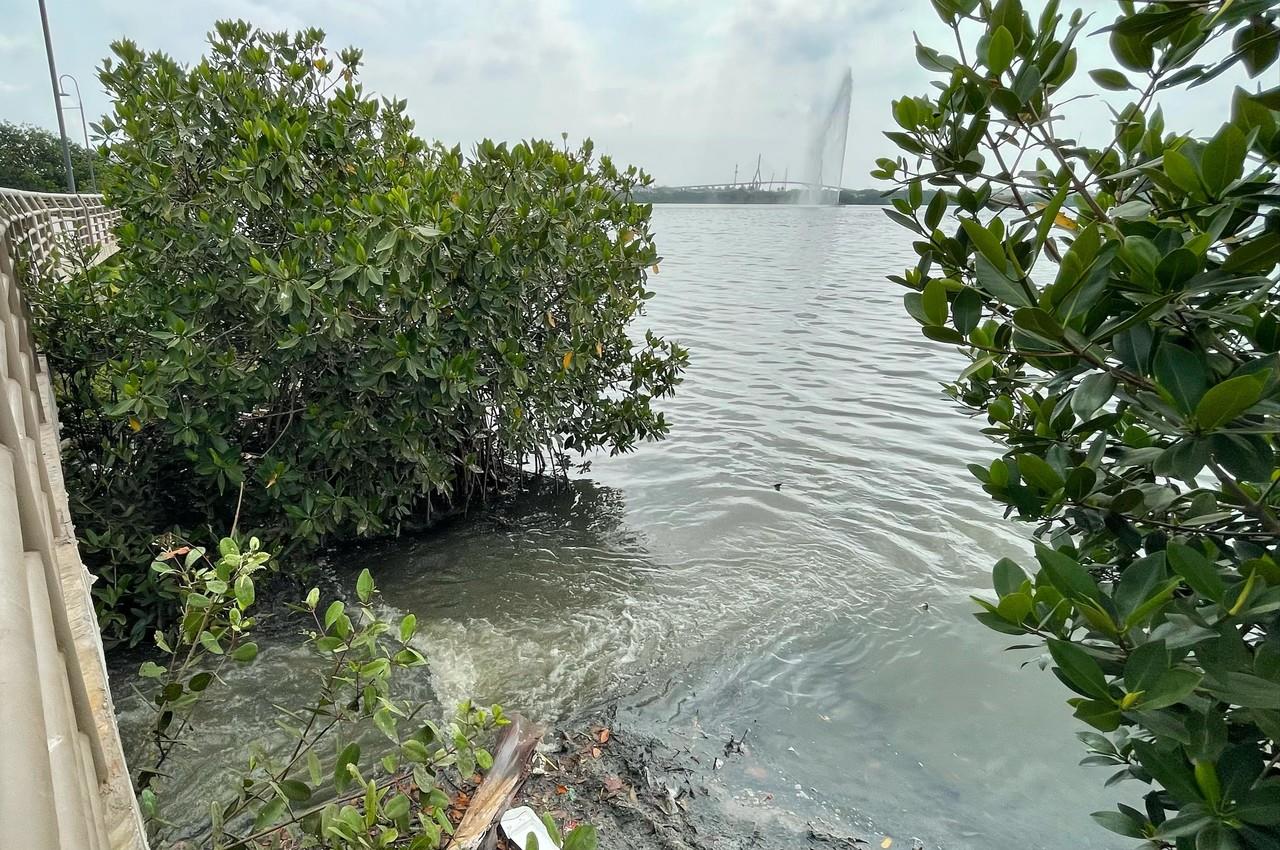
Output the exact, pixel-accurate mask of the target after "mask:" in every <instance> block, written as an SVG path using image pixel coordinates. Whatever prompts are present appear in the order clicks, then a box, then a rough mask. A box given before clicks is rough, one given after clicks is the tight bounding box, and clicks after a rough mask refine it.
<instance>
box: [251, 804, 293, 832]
mask: <svg viewBox="0 0 1280 850" xmlns="http://www.w3.org/2000/svg"><path fill="white" fill-rule="evenodd" d="M286 805H287V803H286V801H285V799H284V798H283V797H275V798H273V799H272V800H271V802H269V803H267V804H266V805H265V806H263V807H262V808H261V809H260V810H259V811H258V816H257V817H256V818H255V819H254V821H253V831H254V832H258V831H260V830H263V829H266V828H267V827H269V826H271V825H272V824H274V823H276V822H277V821H279V820H280V818H282V817H284V813H285V808H286Z"/></svg>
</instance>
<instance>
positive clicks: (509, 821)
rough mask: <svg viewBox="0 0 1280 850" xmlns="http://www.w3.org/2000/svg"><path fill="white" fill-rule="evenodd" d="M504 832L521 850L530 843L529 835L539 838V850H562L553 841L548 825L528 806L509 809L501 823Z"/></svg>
mask: <svg viewBox="0 0 1280 850" xmlns="http://www.w3.org/2000/svg"><path fill="white" fill-rule="evenodd" d="M499 823H500V824H501V825H502V831H503V832H505V833H506V834H507V838H510V839H511V840H512V841H514V842H515V843H516V844H518V845H519V846H520V850H524V848H525V846H526V845H527V844H528V843H529V833H531V832H532V833H533V834H534V835H536V836H537V837H538V850H560V845H559V844H556V843H555V842H554V841H552V840H551V836H550V835H549V834H548V833H547V827H546V824H544V823H543V822H542V820H541V819H540V818H539V817H538V816H537V815H536V814H534V812H533V809H531V808H529V807H528V806H519V807H517V808H514V809H508V810H507V811H506V813H505V814H504V815H503V816H502V820H501V821H499Z"/></svg>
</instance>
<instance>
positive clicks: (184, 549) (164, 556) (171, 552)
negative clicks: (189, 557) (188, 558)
mask: <svg viewBox="0 0 1280 850" xmlns="http://www.w3.org/2000/svg"><path fill="white" fill-rule="evenodd" d="M190 551H191V547H190V546H179V547H178V548H177V549H168V550H166V551H164V552H161V553H160V558H159V560H161V561H167V560H169V559H170V558H176V557H178V556H179V555H185V554H187V553H188V552H190Z"/></svg>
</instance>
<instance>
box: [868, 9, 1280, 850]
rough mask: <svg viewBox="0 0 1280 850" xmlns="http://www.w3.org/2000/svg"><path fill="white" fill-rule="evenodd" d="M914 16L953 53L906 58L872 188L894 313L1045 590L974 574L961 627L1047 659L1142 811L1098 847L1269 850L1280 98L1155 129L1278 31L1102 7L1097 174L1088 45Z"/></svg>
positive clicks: (995, 24)
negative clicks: (990, 586) (891, 253)
mask: <svg viewBox="0 0 1280 850" xmlns="http://www.w3.org/2000/svg"><path fill="white" fill-rule="evenodd" d="M933 5H934V7H935V8H936V10H937V11H938V13H939V14H940V15H941V17H942V18H943V20H945V21H946V22H947V23H948V24H949V25H950V26H951V27H952V28H953V29H954V31H955V36H956V46H957V52H958V54H959V55H958V57H956V56H950V55H947V53H946V52H945V51H938V50H934V49H932V48H930V47H928V46H923V45H921V46H919V47H918V48H917V57H918V58H919V61H920V63H921V64H922V65H924V67H926V68H928V69H930V70H933V71H936V72H939V73H940V74H941V81H940V83H939V87H938V90H937V91H936V92H934V93H933V94H931V95H929V96H925V97H906V98H903V99H901V100H898V101H896V102H895V103H894V105H893V114H894V118H895V119H896V121H897V122H898V124H899V125H900V126H901V130H900V131H895V132H892V133H889V134H888V135H889V136H890V138H891V139H892V140H893V141H894V142H895V143H897V145H898V146H899V147H900V148H901V149H902V150H903V151H904V152H905V154H906V155H905V156H899V157H897V158H893V159H882V160H880V162H879V168H878V170H877V171H876V172H875V173H874V174H875V176H877V177H880V178H883V179H891V180H893V181H895V182H896V183H897V184H898V185H900V186H902V187H905V188H906V189H907V192H908V197H907V199H906V200H903V201H900V202H896V203H895V205H894V206H895V209H893V210H890V211H888V212H889V214H890V216H892V217H893V218H894V219H895V220H896V221H898V222H899V223H901V224H902V225H903V226H904V227H906V228H909V229H910V230H911V231H913V232H914V233H915V234H916V236H917V240H918V241H916V242H915V247H916V251H917V253H918V254H919V258H920V259H919V262H918V264H917V265H916V266H915V267H914V268H910V269H908V270H906V272H905V273H904V274H903V275H902V276H901V277H897V278H894V279H895V280H896V281H897V282H898V283H901V284H903V285H904V286H906V287H907V288H908V289H909V290H910V291H909V292H908V293H907V295H906V308H907V310H908V312H910V313H911V315H912V316H914V317H915V318H916V319H918V320H919V321H920V323H921V324H922V325H923V330H924V334H925V336H927V337H929V338H930V339H933V340H937V341H940V342H944V343H950V344H954V345H958V346H960V348H961V350H962V351H963V352H964V353H965V354H967V356H968V357H969V359H970V360H971V361H972V362H971V364H970V365H969V367H968V368H966V369H965V370H964V372H963V373H962V374H961V375H960V377H959V378H958V379H957V380H956V381H955V383H953V384H952V385H950V387H949V392H950V394H951V395H952V396H953V397H954V398H955V399H956V400H957V401H958V402H959V403H960V404H961V405H963V406H964V407H965V408H966V409H967V410H969V411H970V412H971V413H973V414H978V415H981V414H985V418H986V422H987V425H988V427H987V429H986V433H988V434H989V435H990V436H991V437H992V438H993V439H995V440H996V441H998V442H1000V443H1002V444H1004V445H1005V446H1006V447H1007V449H1008V450H1007V451H1006V452H1005V454H1004V455H1003V456H1001V457H998V458H996V459H995V460H994V461H992V462H991V463H990V464H989V465H978V464H975V465H973V466H971V467H970V469H971V470H972V472H973V474H974V476H975V477H976V478H977V479H978V481H979V482H980V483H981V485H982V487H983V489H984V490H985V491H986V492H987V493H988V494H990V495H991V497H992V498H993V499H995V500H996V501H997V502H1000V503H1001V504H1003V505H1005V506H1006V511H1007V513H1008V514H1009V515H1012V516H1014V517H1016V518H1018V519H1019V520H1022V521H1025V522H1031V523H1035V524H1036V536H1037V538H1038V545H1037V546H1036V560H1037V561H1038V569H1035V570H1030V571H1028V570H1025V569H1024V567H1023V565H1019V564H1017V563H1015V562H1014V561H1012V560H1010V559H1007V558H1006V559H1002V560H1001V561H1000V562H999V563H997V564H996V565H995V570H994V584H995V589H996V593H997V596H998V599H997V600H996V601H995V602H985V601H982V600H979V602H980V603H981V605H982V607H983V611H982V612H981V613H979V614H978V615H977V616H978V619H980V620H981V621H982V622H983V623H985V624H986V625H988V626H990V627H991V628H993V629H995V630H997V631H999V632H1003V633H1007V634H1013V635H1019V636H1024V635H1030V636H1032V637H1033V638H1034V640H1035V644H1036V645H1037V646H1045V647H1047V650H1048V658H1047V659H1046V663H1048V664H1052V665H1053V670H1054V673H1055V674H1056V675H1057V676H1058V678H1060V679H1061V680H1062V681H1063V683H1064V684H1066V685H1067V687H1068V688H1070V689H1071V690H1072V691H1074V692H1075V694H1076V695H1075V696H1073V698H1072V699H1071V700H1069V702H1070V704H1071V706H1072V707H1073V708H1074V710H1075V715H1076V716H1077V717H1078V718H1080V719H1081V720H1082V721H1084V722H1086V723H1088V724H1089V725H1091V726H1092V727H1094V728H1095V729H1096V730H1097V731H1096V732H1090V733H1085V735H1084V736H1083V737H1084V740H1085V741H1086V742H1087V743H1088V744H1089V746H1090V750H1091V755H1090V756H1089V758H1088V759H1086V761H1087V762H1088V763H1094V764H1107V765H1111V766H1112V767H1113V769H1114V771H1115V773H1114V776H1113V777H1112V778H1113V779H1114V780H1116V781H1119V780H1122V779H1130V778H1132V779H1135V780H1138V781H1140V782H1142V783H1146V784H1149V785H1151V786H1153V787H1152V789H1151V790H1150V791H1148V792H1147V793H1146V794H1145V810H1143V811H1139V810H1137V809H1134V808H1132V807H1128V806H1123V805H1122V806H1120V807H1119V809H1118V810H1117V811H1110V812H1099V813H1096V814H1095V815H1094V817H1095V818H1096V819H1097V820H1098V821H1099V822H1100V823H1101V824H1102V825H1103V826H1105V827H1107V828H1109V829H1111V830H1113V831H1115V832H1118V833H1120V834H1122V835H1127V836H1132V837H1134V838H1142V839H1146V840H1148V841H1150V842H1151V843H1152V844H1153V845H1155V846H1177V847H1179V848H1190V847H1193V846H1194V847H1196V848H1197V850H1213V848H1234V847H1239V846H1248V847H1256V848H1264V847H1266V848H1271V847H1277V846H1280V774H1278V773H1277V770H1276V766H1277V763H1278V762H1280V747H1278V746H1277V739H1278V738H1280V635H1277V634H1276V629H1275V625H1276V618H1277V612H1278V611H1280V566H1278V565H1277V551H1276V549H1277V542H1278V541H1280V520H1278V519H1277V512H1278V505H1280V493H1277V482H1278V481H1280V474H1278V471H1277V464H1276V434H1277V432H1278V431H1280V419H1278V418H1277V414H1278V413H1280V368H1278V363H1277V351H1278V350H1280V313H1278V311H1280V294H1278V293H1277V289H1276V284H1277V262H1280V212H1277V199H1280V193H1278V192H1277V180H1276V168H1275V166H1276V164H1277V160H1278V159H1280V132H1278V128H1280V113H1278V112H1277V110H1280V89H1278V88H1270V89H1267V90H1265V91H1260V92H1259V91H1254V92H1250V91H1246V90H1244V89H1236V91H1235V93H1234V95H1233V96H1232V100H1231V121H1230V122H1229V123H1227V124H1225V125H1223V126H1222V128H1221V129H1220V130H1218V131H1217V132H1215V133H1214V134H1213V135H1212V137H1211V138H1207V139H1194V138H1191V137H1189V136H1187V135H1185V134H1181V133H1178V132H1175V131H1172V130H1170V129H1168V128H1167V127H1166V124H1165V118H1164V116H1163V114H1162V112H1161V110H1160V109H1158V108H1155V107H1154V106H1153V103H1154V99H1155V98H1156V97H1157V96H1158V94H1159V93H1161V92H1164V91H1168V90H1171V89H1176V88H1179V87H1187V86H1194V85H1196V84H1199V83H1202V82H1208V81H1210V80H1212V79H1213V78H1215V77H1217V76H1218V75H1219V74H1220V73H1222V72H1223V71H1226V70H1228V69H1230V68H1232V67H1239V68H1242V69H1243V70H1244V71H1245V72H1246V73H1248V74H1249V75H1251V76H1254V77H1257V76H1259V75H1261V74H1263V73H1264V72H1267V71H1268V70H1269V69H1273V68H1274V67H1275V62H1276V57H1277V53H1278V52H1280V29H1277V26H1276V21H1275V19H1276V16H1277V11H1276V9H1275V7H1274V4H1273V3H1270V2H1249V0H1243V2H1241V1H1240V0H1237V2H1234V3H1232V2H1228V0H1203V2H1201V1H1200V0H1196V2H1176V3H1175V2H1168V3H1143V4H1136V5H1135V4H1133V3H1121V4H1119V6H1118V7H1117V8H1118V9H1119V17H1118V18H1116V19H1115V21H1114V22H1113V23H1111V24H1110V25H1107V26H1102V32H1103V34H1104V37H1106V38H1107V39H1109V42H1110V46H1111V49H1112V52H1113V54H1114V56H1115V59H1116V61H1117V62H1118V63H1119V64H1120V65H1121V66H1123V70H1117V69H1099V70H1095V71H1092V72H1091V74H1090V76H1091V77H1092V79H1093V82H1094V84H1095V86H1096V88H1101V89H1105V90H1109V91H1121V92H1131V93H1132V94H1131V95H1129V96H1130V97H1132V99H1133V100H1132V102H1131V103H1129V104H1128V105H1127V106H1123V107H1122V108H1120V109H1118V110H1116V113H1115V114H1116V121H1115V125H1114V135H1113V137H1112V138H1109V139H1107V140H1105V141H1104V144H1103V146H1102V147H1100V148H1097V147H1089V146H1086V145H1084V144H1083V143H1081V142H1079V141H1076V140H1072V139H1066V138H1063V137H1062V136H1061V135H1059V133H1060V131H1061V129H1062V128H1063V126H1064V122H1063V121H1062V120H1061V119H1060V118H1055V113H1056V111H1057V109H1058V108H1059V107H1060V106H1061V105H1062V102H1063V101H1064V100H1065V99H1066V96H1067V95H1066V93H1065V92H1066V90H1064V89H1063V88H1062V87H1063V86H1064V84H1066V83H1067V81H1068V80H1070V79H1072V77H1073V75H1074V72H1075V71H1076V62H1077V54H1076V48H1075V46H1074V44H1075V40H1076V39H1077V37H1078V36H1079V35H1080V34H1081V33H1083V32H1085V31H1086V30H1087V29H1097V28H1098V27H1099V24H1096V23H1094V24H1091V23H1089V22H1088V21H1087V19H1086V18H1085V17H1084V16H1083V15H1082V14H1081V13H1079V12H1076V13H1074V14H1072V15H1070V16H1069V18H1067V19H1066V20H1064V16H1063V15H1061V14H1059V12H1058V4H1057V3H1056V2H1050V3H1048V4H1047V5H1046V7H1045V8H1044V10H1043V13H1042V14H1040V15H1038V16H1037V17H1036V18H1033V17H1032V16H1030V15H1028V14H1027V13H1026V12H1025V11H1024V10H1023V9H1022V7H1021V5H1020V4H1019V3H1018V0H1000V2H999V3H997V4H995V5H994V7H993V6H991V5H990V4H988V3H987V2H981V3H979V0H933ZM1228 43H1229V44H1230V47H1229V48H1227V49H1226V50H1225V53H1226V57H1225V59H1222V58H1211V57H1220V56H1221V55H1222V53H1223V52H1224V51H1222V50H1219V45H1224V44H1228ZM1269 79H1270V81H1271V82H1272V83H1274V81H1275V79H1276V78H1275V75H1274V72H1272V73H1271V74H1270V77H1269ZM925 184H928V185H930V186H935V187H941V188H944V189H946V191H947V193H948V195H949V197H948V196H944V195H938V196H935V197H934V198H933V200H932V202H929V203H926V202H925V200H924V191H923V190H924V186H925ZM993 210H996V212H993ZM948 211H950V212H951V213H953V214H954V218H951V217H948V216H947V212H948Z"/></svg>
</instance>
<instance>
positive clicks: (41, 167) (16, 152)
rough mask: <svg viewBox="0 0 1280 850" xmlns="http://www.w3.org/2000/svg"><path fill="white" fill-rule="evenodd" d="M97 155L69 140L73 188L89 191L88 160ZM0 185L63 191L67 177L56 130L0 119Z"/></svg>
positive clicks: (33, 189) (40, 190) (12, 187)
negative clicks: (74, 176)
mask: <svg viewBox="0 0 1280 850" xmlns="http://www.w3.org/2000/svg"><path fill="white" fill-rule="evenodd" d="M97 155H98V154H97V152H95V151H91V150H86V149H85V148H84V147H83V146H82V145H77V144H75V143H74V142H72V143H71V168H72V170H73V171H74V172H75V175H76V188H77V189H79V190H80V191H82V192H84V191H91V190H90V188H89V187H90V182H89V162H90V160H91V159H92V158H94V157H97ZM95 164H96V163H95ZM0 188H4V189H23V190H26V191H29V192H65V191H66V190H67V178H66V171H65V169H64V168H63V163H62V142H61V140H60V139H59V138H58V136H57V134H55V133H50V132H49V131H48V130H45V129H42V128H40V127H34V126H32V125H30V124H15V123H13V122H11V121H0Z"/></svg>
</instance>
